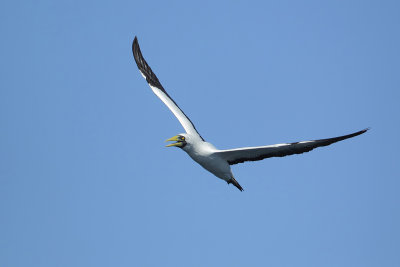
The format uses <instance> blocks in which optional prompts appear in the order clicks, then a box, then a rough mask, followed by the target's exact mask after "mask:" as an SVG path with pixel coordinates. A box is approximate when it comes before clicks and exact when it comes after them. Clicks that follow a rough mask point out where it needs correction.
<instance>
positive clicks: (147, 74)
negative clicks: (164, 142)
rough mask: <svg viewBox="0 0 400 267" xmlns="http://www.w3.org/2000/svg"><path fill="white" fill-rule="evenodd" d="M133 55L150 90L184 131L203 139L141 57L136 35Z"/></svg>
mask: <svg viewBox="0 0 400 267" xmlns="http://www.w3.org/2000/svg"><path fill="white" fill-rule="evenodd" d="M132 52H133V57H134V58H135V61H136V64H137V66H138V68H139V71H140V73H141V74H142V76H143V77H144V78H145V79H146V81H147V82H148V84H149V85H150V87H151V90H153V92H154V93H155V94H156V95H157V96H158V97H159V98H160V99H161V101H162V102H164V104H165V105H166V106H167V107H168V108H169V109H170V110H171V111H172V113H174V115H175V117H176V118H177V119H178V120H179V122H180V123H181V124H182V126H183V128H184V129H185V131H186V132H187V133H189V134H191V135H194V136H198V137H199V138H200V139H201V140H203V141H204V139H203V138H202V137H201V136H200V134H199V133H198V132H197V130H196V127H194V124H193V123H192V121H191V120H190V119H189V118H188V117H187V116H186V115H185V113H184V112H183V111H182V110H181V109H180V108H179V107H178V105H177V104H176V103H175V101H174V100H173V99H172V98H171V97H170V96H169V95H168V93H167V92H166V91H165V89H164V88H163V86H162V85H161V83H160V81H159V80H158V78H157V76H156V75H155V74H154V72H153V71H152V70H151V68H150V66H149V65H148V64H147V62H146V60H145V59H144V58H143V55H142V52H141V51H140V47H139V42H138V39H137V37H136V36H135V39H134V40H133V43H132Z"/></svg>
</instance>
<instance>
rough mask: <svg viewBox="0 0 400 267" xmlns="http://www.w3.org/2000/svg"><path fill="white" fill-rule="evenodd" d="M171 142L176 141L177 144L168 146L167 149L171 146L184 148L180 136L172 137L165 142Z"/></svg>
mask: <svg viewBox="0 0 400 267" xmlns="http://www.w3.org/2000/svg"><path fill="white" fill-rule="evenodd" d="M169 141H176V143H172V144H169V145H166V147H170V146H178V147H180V146H182V143H181V142H179V136H178V135H175V136H174V137H171V138H170V139H167V140H165V142H169Z"/></svg>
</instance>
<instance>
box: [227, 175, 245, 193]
mask: <svg viewBox="0 0 400 267" xmlns="http://www.w3.org/2000/svg"><path fill="white" fill-rule="evenodd" d="M227 183H228V184H233V185H234V186H236V188H237V189H239V190H240V191H243V188H242V187H241V186H240V184H239V183H238V181H236V179H235V178H232V179H230V180H229V181H228V182H227Z"/></svg>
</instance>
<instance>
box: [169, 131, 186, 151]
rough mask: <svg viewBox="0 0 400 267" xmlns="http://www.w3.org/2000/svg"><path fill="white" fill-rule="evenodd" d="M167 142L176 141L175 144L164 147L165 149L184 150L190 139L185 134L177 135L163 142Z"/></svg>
mask: <svg viewBox="0 0 400 267" xmlns="http://www.w3.org/2000/svg"><path fill="white" fill-rule="evenodd" d="M168 141H176V143H172V144H168V145H166V146H167V147H170V146H176V147H180V148H184V147H185V146H186V145H187V144H188V142H190V138H189V136H188V135H187V134H178V135H175V136H174V137H171V138H170V139H167V140H165V142H168Z"/></svg>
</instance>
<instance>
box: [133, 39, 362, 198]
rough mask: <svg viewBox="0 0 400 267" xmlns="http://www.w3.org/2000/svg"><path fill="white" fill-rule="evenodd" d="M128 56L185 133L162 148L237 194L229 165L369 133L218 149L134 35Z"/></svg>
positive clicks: (292, 152)
mask: <svg viewBox="0 0 400 267" xmlns="http://www.w3.org/2000/svg"><path fill="white" fill-rule="evenodd" d="M132 53H133V57H134V59H135V62H136V64H137V67H138V68H139V71H140V74H141V75H142V76H143V77H144V78H145V79H146V81H147V83H148V84H149V86H150V88H151V90H152V91H153V92H154V94H156V95H157V96H158V97H159V98H160V99H161V101H162V102H164V104H165V105H166V106H167V107H168V108H169V109H170V110H171V112H172V113H173V114H174V115H175V117H176V118H177V119H178V121H179V122H180V123H181V125H182V127H183V128H184V130H185V133H181V134H177V135H175V136H174V137H171V138H169V139H167V140H166V142H174V143H169V144H168V145H166V146H167V147H177V148H180V149H182V150H183V151H185V152H186V153H187V154H188V155H189V156H190V157H191V158H192V159H193V160H194V161H195V162H197V163H198V164H200V165H201V166H202V167H203V168H204V169H206V170H207V171H209V172H211V173H212V174H214V175H215V176H216V177H218V178H220V179H222V180H224V181H226V182H227V183H228V185H229V184H233V185H234V186H235V187H236V188H237V189H239V190H240V191H243V187H242V186H241V185H240V184H239V183H238V181H237V180H236V179H235V177H234V176H233V174H232V170H231V165H234V164H238V163H243V162H246V161H258V160H263V159H266V158H271V157H284V156H289V155H294V154H301V153H304V152H308V151H311V150H313V149H314V148H317V147H322V146H328V145H331V144H333V143H336V142H339V141H342V140H345V139H348V138H352V137H355V136H358V135H361V134H363V133H365V132H367V131H368V130H369V128H366V129H363V130H361V131H357V132H354V133H351V134H347V135H343V136H338V137H333V138H326V139H318V140H311V141H301V142H294V143H283V144H275V145H268V146H258V147H243V148H234V149H226V150H220V149H217V148H216V147H215V146H214V145H213V144H211V143H209V142H206V141H205V140H204V138H203V137H202V136H201V135H200V134H199V132H198V131H197V129H196V127H195V126H194V124H193V122H192V121H191V120H190V119H189V117H188V116H186V114H185V113H184V112H183V110H182V109H180V108H179V106H178V105H177V104H176V102H175V101H174V100H173V99H172V98H171V97H170V95H169V94H168V93H167V91H166V90H165V89H164V87H163V86H162V85H161V83H160V81H159V80H158V78H157V76H156V75H155V74H154V72H153V70H152V69H151V68H150V66H149V65H148V64H147V62H146V60H145V59H144V58H143V55H142V52H141V50H140V46H139V42H138V38H137V36H135V38H134V40H133V42H132Z"/></svg>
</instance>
